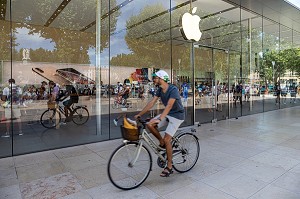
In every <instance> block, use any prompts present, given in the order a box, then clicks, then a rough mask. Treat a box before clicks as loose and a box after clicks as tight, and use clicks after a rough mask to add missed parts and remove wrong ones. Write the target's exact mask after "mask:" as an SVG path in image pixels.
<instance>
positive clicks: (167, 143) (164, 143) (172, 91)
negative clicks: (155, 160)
mask: <svg viewBox="0 0 300 199" xmlns="http://www.w3.org/2000/svg"><path fill="white" fill-rule="evenodd" d="M152 76H153V82H154V84H155V85H157V86H159V88H158V90H157V92H156V94H155V96H154V97H153V98H152V100H151V101H150V102H149V103H148V104H147V105H146V106H145V107H144V108H143V110H142V111H141V112H140V113H138V114H137V115H135V116H134V117H135V118H136V119H137V118H140V117H141V116H142V115H144V114H145V113H147V112H148V111H149V110H150V109H151V108H152V107H153V106H154V105H155V104H156V102H157V101H158V99H160V100H161V102H162V103H163V104H164V106H165V109H164V110H163V112H162V113H161V114H159V115H157V116H156V117H154V118H152V119H151V120H150V121H149V122H148V123H147V128H148V129H149V131H150V132H151V133H152V134H153V135H154V136H155V137H156V138H157V139H158V140H159V143H160V144H159V146H160V147H161V148H165V149H166V151H167V159H168V162H167V166H166V168H165V169H164V170H163V171H162V172H161V174H160V176H161V177H168V176H170V174H172V173H173V168H172V167H173V166H172V153H173V149H172V144H171V140H172V137H173V136H174V134H175V133H176V131H177V130H178V128H179V126H180V125H181V123H182V122H183V121H184V119H185V113H184V107H183V105H182V102H181V98H180V94H179V90H178V88H177V87H176V86H174V85H173V84H169V83H168V82H169V75H168V73H167V72H166V71H164V70H159V71H157V72H156V73H154V74H153V75H152ZM163 126H167V128H166V131H165V132H166V133H165V135H164V138H162V136H161V135H160V133H159V129H160V128H161V127H163Z"/></svg>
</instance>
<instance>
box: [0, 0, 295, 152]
mask: <svg viewBox="0 0 300 199" xmlns="http://www.w3.org/2000/svg"><path fill="white" fill-rule="evenodd" d="M191 2H192V5H191ZM241 2H244V1H241ZM276 2H277V0H276ZM278 2H282V3H284V2H283V1H278ZM244 3H245V2H244ZM244 3H242V4H240V1H222V0H193V1H189V0H188V1H186V0H170V1H167V0H122V1H119V0H106V1H104V0H102V1H100V0H84V1H78V0H39V1H33V0H26V1H20V2H19V1H8V0H7V1H1V3H0V4H1V5H0V6H1V12H0V28H1V39H0V49H1V54H0V68H1V70H0V74H1V76H0V84H1V86H0V88H1V89H0V90H1V96H4V97H1V99H2V100H1V108H0V114H1V123H0V132H1V136H2V137H1V138H0V149H1V150H0V157H7V156H13V155H19V154H25V153H32V152H37V151H43V150H49V149H55V148H62V147H68V146H74V145H80V144H86V143H91V142H99V141H103V140H109V139H115V138H120V137H121V134H120V129H119V127H117V126H115V124H114V122H113V120H114V119H116V118H118V117H119V116H120V115H122V114H127V115H128V116H129V117H133V116H134V115H135V114H136V113H138V112H139V111H140V110H141V109H142V108H143V107H144V106H145V105H146V104H147V102H148V101H150V100H151V99H152V97H153V93H154V92H155V89H156V88H155V86H154V85H153V83H152V77H151V74H152V73H153V72H155V71H157V70H159V69H163V70H165V71H167V72H168V73H169V75H170V76H171V83H172V84H174V85H176V86H178V89H179V90H180V92H181V93H182V101H183V104H184V107H185V110H186V120H185V122H184V123H183V124H182V126H189V125H193V124H194V123H196V122H199V123H208V122H215V121H217V120H224V119H229V118H236V117H240V116H243V115H249V114H255V113H261V112H265V111H271V110H276V109H280V108H287V107H292V106H297V105H299V103H300V101H299V87H298V85H299V75H300V73H299V72H300V71H299V68H300V66H299V65H298V63H300V62H299V61H298V60H297V59H298V58H297V57H298V56H299V55H300V54H299V48H300V30H298V29H294V28H293V26H291V24H290V23H289V21H288V20H287V22H286V23H283V22H282V23H278V22H277V21H276V20H274V19H270V17H267V16H265V14H267V13H268V7H267V6H266V5H265V4H264V3H263V2H262V1H255V3H256V6H252V7H253V9H251V8H252V7H251V6H250V7H251V8H250V7H249V6H248V5H247V4H244ZM191 7H197V8H198V9H197V11H196V13H195V14H196V15H198V16H200V18H201V21H200V29H201V32H202V38H201V40H200V41H199V42H191V41H187V40H184V39H183V37H182V35H181V33H180V26H181V25H180V18H181V16H182V15H183V14H184V13H186V12H190V9H191ZM254 8H255V9H254ZM269 9H270V8H269ZM290 9H291V8H290ZM293 9H295V10H296V8H293ZM298 13H299V11H298ZM10 79H14V80H15V84H9V80H10ZM49 81H53V82H54V83H55V84H56V85H57V86H58V87H59V89H60V92H59V94H61V96H62V97H63V96H64V94H65V93H66V92H67V91H68V87H69V86H73V87H74V88H75V90H76V92H77V93H78V95H79V100H78V103H75V104H74V107H73V108H75V107H76V106H83V107H85V108H86V109H87V110H88V115H85V116H84V117H85V118H87V122H86V123H84V124H76V118H75V117H76V114H75V113H76V112H75V113H74V116H72V117H68V118H66V117H65V115H64V113H65V112H64V110H63V109H62V111H61V114H60V115H61V118H62V119H61V121H64V120H65V119H66V123H63V122H62V123H59V124H58V125H57V126H55V127H53V128H45V127H44V126H43V125H42V124H41V118H42V115H43V113H44V112H45V111H47V110H48V107H49V105H48V103H47V102H48V101H49V98H50V95H49V94H50V93H51V94H52V95H53V88H51V87H50V86H49ZM42 82H46V83H47V85H45V86H44V85H42ZM15 85H16V86H15ZM126 89H129V98H128V99H127V100H126V101H125V103H124V101H123V100H122V99H121V98H120V97H118V94H120V93H121V92H122V91H124V90H126ZM186 90H187V92H186ZM15 95H17V97H18V99H17V100H15V101H14V100H13V99H14V96H15ZM5 96H7V97H6V99H5ZM8 99H10V100H8ZM8 101H12V102H11V103H8ZM163 108H164V107H163V105H162V104H161V103H157V104H156V105H155V106H154V107H153V108H152V110H151V111H150V112H149V113H148V114H147V115H146V117H151V116H154V115H156V114H158V113H160V112H162V110H163ZM49 117H51V116H49ZM74 118H75V119H74ZM55 121H59V116H55ZM46 122H47V121H46ZM77 123H78V122H77ZM119 123H121V122H120V121H119ZM51 127H52V126H51Z"/></svg>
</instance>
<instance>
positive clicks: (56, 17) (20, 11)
mask: <svg viewBox="0 0 300 199" xmlns="http://www.w3.org/2000/svg"><path fill="white" fill-rule="evenodd" d="M134 1H135V0H123V1H118V3H119V7H115V8H113V9H112V10H111V11H109V12H108V11H107V12H106V13H103V14H104V15H103V16H102V17H104V16H106V15H110V14H114V11H115V10H116V8H117V9H120V10H121V11H122V9H123V8H124V7H128V6H134ZM5 2H6V10H4V11H2V12H3V13H4V14H5V15H6V17H5V19H6V20H7V19H9V16H10V13H9V10H10V9H9V6H10V5H9V1H6V0H0V3H4V4H5ZM11 2H12V7H13V13H12V15H11V16H12V20H13V21H15V22H25V23H31V24H34V25H40V26H47V27H48V26H49V27H53V28H61V27H60V26H61V23H60V22H61V21H62V20H66V18H67V17H65V16H67V14H70V12H72V10H70V7H72V6H79V7H80V6H84V5H83V4H82V0H52V1H50V2H51V5H49V7H48V11H49V12H47V13H45V14H44V16H37V15H34V14H35V13H32V7H33V6H35V3H36V1H35V0H22V3H18V2H17V1H11ZM45 2H46V1H45ZM91 2H93V3H94V4H92V5H95V3H96V0H90V1H89V3H91ZM121 2H122V3H121ZM138 2H139V1H138ZM189 2H190V0H177V1H176V3H179V4H180V3H182V4H185V6H186V7H189V5H188V3H189ZM240 3H241V6H242V8H243V9H242V12H241V20H242V23H247V19H249V18H252V28H257V27H260V26H262V20H261V18H260V17H258V16H259V15H264V16H265V17H267V18H268V19H270V20H264V21H263V26H264V32H267V33H270V34H274V35H279V34H281V35H280V37H286V39H290V40H291V39H293V42H294V43H297V44H299V45H300V11H299V10H298V9H296V8H295V7H293V6H291V5H289V4H288V3H286V2H285V1H283V0H193V7H194V6H198V7H199V8H201V9H202V10H205V11H206V12H208V13H214V14H215V15H217V16H220V17H222V18H226V19H228V20H229V21H232V22H233V23H235V22H239V20H240V17H239V16H240V9H239V5H240ZM4 4H3V5H4ZM121 4H124V6H123V5H121ZM127 4H128V5H127ZM1 5H2V4H1ZM120 5H121V6H120ZM91 9H95V8H94V6H93V8H91ZM178 10H179V9H178ZM219 11H220V13H217V12H219ZM172 12H176V10H172ZM166 13H167V12H166ZM74 14H79V15H80V14H82V13H74ZM79 15H78V16H77V17H74V18H72V19H68V18H67V19H68V20H70V21H69V24H72V27H70V28H72V30H80V31H87V32H94V31H95V24H96V23H95V18H96V14H95V12H90V13H85V14H84V17H80V16H79ZM0 16H1V15H0ZM28 16H30V18H28ZM202 17H205V16H201V18H202ZM2 19H3V18H2ZM25 19H26V20H27V21H26V20H25ZM72 20H73V21H72ZM144 20H145V19H144ZM204 20H205V19H204ZM275 22H276V23H280V24H282V25H283V26H281V30H279V27H278V24H276V23H275ZM213 25H214V24H211V26H210V27H205V29H206V30H207V31H209V30H212V29H214V28H216V27H213ZM178 28H179V27H178V26H177V27H175V28H174V30H172V32H174V34H177V37H178V38H179V37H180V35H179V32H178ZM290 29H294V30H296V31H298V32H295V33H296V34H294V35H293V38H289V37H290V32H291V31H290ZM125 30H126V29H124V30H116V31H115V34H118V33H119V32H120V31H125ZM158 32H159V31H158ZM143 36H144V35H141V37H143ZM214 37H215V38H217V35H214ZM175 38H176V35H175ZM203 38H204V39H205V38H206V39H207V40H210V37H208V36H205V35H204V37H203ZM228 39H230V38H228ZM178 40H181V38H179V39H178ZM208 42H209V41H208ZM228 42H229V41H228ZM224 45H226V41H225V43H224Z"/></svg>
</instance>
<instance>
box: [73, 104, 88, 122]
mask: <svg viewBox="0 0 300 199" xmlns="http://www.w3.org/2000/svg"><path fill="white" fill-rule="evenodd" d="M89 117H90V114H89V111H88V110H87V108H85V107H77V108H75V109H74V111H73V115H72V120H73V122H74V123H75V124H77V125H83V124H85V123H86V122H87V121H88V120H89Z"/></svg>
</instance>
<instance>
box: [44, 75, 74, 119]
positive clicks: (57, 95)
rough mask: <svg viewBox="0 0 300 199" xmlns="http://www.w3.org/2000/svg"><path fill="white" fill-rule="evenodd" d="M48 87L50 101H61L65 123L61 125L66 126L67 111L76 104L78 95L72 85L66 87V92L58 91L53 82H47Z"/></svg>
mask: <svg viewBox="0 0 300 199" xmlns="http://www.w3.org/2000/svg"><path fill="white" fill-rule="evenodd" d="M49 86H50V101H52V102H53V101H56V102H58V101H61V102H62V104H63V105H64V112H65V116H66V120H65V122H62V123H61V124H66V122H68V121H69V120H70V119H69V117H68V116H69V111H68V109H69V108H70V107H71V106H72V104H74V103H78V100H79V95H78V92H77V91H76V89H75V87H74V86H73V85H66V91H65V92H63V91H62V90H60V88H59V86H58V85H56V84H55V83H54V82H53V81H50V82H49Z"/></svg>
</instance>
